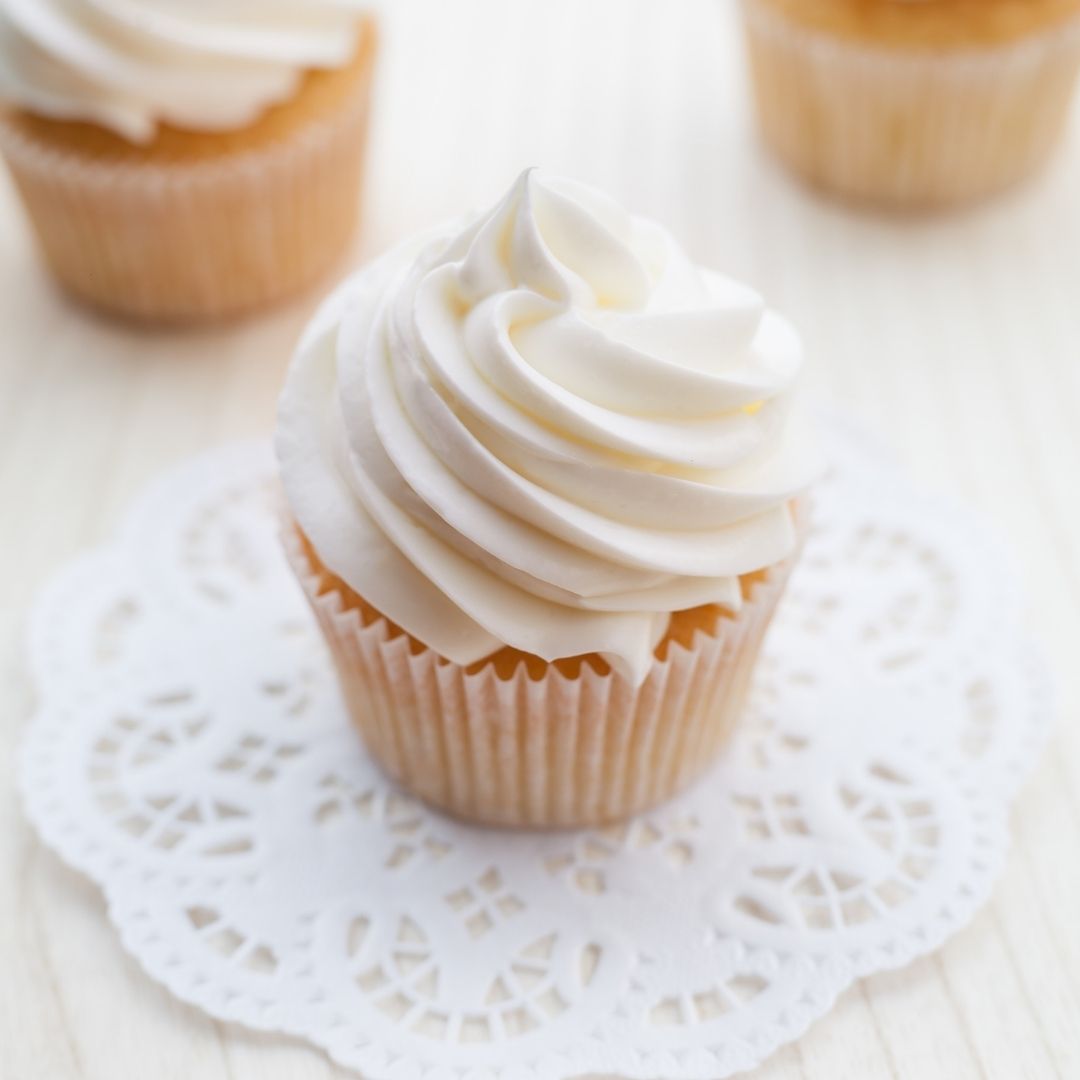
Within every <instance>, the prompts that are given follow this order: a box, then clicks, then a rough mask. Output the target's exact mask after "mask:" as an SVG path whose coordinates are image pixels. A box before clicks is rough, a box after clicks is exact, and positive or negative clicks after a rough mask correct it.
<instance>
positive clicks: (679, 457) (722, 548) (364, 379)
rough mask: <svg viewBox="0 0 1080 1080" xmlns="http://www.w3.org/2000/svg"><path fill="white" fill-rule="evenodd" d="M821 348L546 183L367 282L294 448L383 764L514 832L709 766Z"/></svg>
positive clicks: (331, 325)
mask: <svg viewBox="0 0 1080 1080" xmlns="http://www.w3.org/2000/svg"><path fill="white" fill-rule="evenodd" d="M801 364H802V354H801V348H800V343H799V339H798V337H797V336H796V334H795V333H794V331H793V330H792V328H791V327H790V326H789V325H788V324H787V323H786V322H785V321H784V320H783V319H782V318H780V317H779V316H778V315H777V314H775V313H774V312H772V311H770V310H768V309H767V308H766V307H765V306H764V304H763V303H762V301H761V299H760V298H759V297H758V296H757V295H756V294H755V293H754V292H752V291H751V290H750V289H747V288H745V287H743V286H741V285H739V284H736V283H735V282H733V281H731V280H730V279H728V278H725V277H722V276H720V275H719V274H716V273H714V272H712V271H709V270H706V269H703V268H701V267H699V266H696V265H694V264H693V263H692V262H691V261H690V260H689V258H688V257H687V256H686V255H685V254H684V252H683V251H682V250H681V249H680V247H679V246H678V244H677V243H676V242H675V240H674V239H673V238H672V236H671V235H670V234H669V233H668V232H666V231H665V230H664V229H662V228H661V227H660V226H658V225H656V224H654V223H653V222H651V221H647V220H644V219H641V218H637V217H634V216H631V215H630V214H628V213H627V212H626V211H624V210H623V209H622V208H621V207H619V206H618V205H617V204H616V203H614V202H613V201H611V200H610V199H608V198H607V197H605V196H604V195H602V194H600V193H599V192H597V191H594V190H592V189H590V188H586V187H584V186H582V185H579V184H576V183H572V182H570V181H566V180H561V179H556V178H554V177H550V176H546V175H544V174H542V173H538V172H534V171H530V172H527V173H525V174H524V175H522V176H521V177H520V179H519V180H518V181H517V182H516V183H515V184H514V185H513V187H512V189H511V190H510V192H509V193H508V194H507V195H506V196H505V198H504V199H502V200H501V201H500V202H499V204H498V205H497V206H496V207H495V208H494V209H493V210H491V211H490V212H488V213H485V214H482V215H480V216H479V217H477V218H475V219H471V220H467V221H463V222H457V223H454V224H452V225H450V226H447V227H446V228H444V229H441V230H438V231H436V232H434V233H432V234H429V235H427V236H424V237H421V238H419V239H417V240H415V241H412V242H409V243H406V244H404V245H403V246H401V247H399V248H398V249H396V250H394V251H392V252H391V253H390V254H388V255H386V256H384V257H383V258H382V259H380V260H378V261H377V262H375V263H373V264H371V265H370V266H368V267H367V268H366V269H364V270H362V271H361V272H359V273H358V274H357V275H356V276H355V277H354V278H352V279H351V280H350V281H349V282H347V283H346V285H345V286H344V287H343V288H342V289H341V290H339V291H338V292H337V293H336V294H335V295H334V297H332V298H331V300H329V301H328V302H327V304H326V305H325V307H324V308H323V310H322V311H321V313H320V314H319V315H318V316H317V317H316V319H315V320H314V322H313V324H312V326H311V327H310V328H309V330H308V332H307V333H306V335H305V337H304V339H303V341H302V342H301V345H300V347H299V349H298V352H297V355H296V357H295V359H294V362H293V366H292V368H291V370H290V374H289V376H288V380H287V383H286V386H285V388H284V391H283V394H282V397H281V402H280V410H279V425H278V433H277V453H278V459H279V462H280V467H281V474H282V478H283V482H284V488H285V493H286V499H287V504H288V508H289V515H290V517H289V521H288V525H287V528H286V547H287V550H288V554H289V556H290V560H291V562H292V564H293V567H294V569H295V570H296V572H297V575H298V577H299V579H300V582H301V584H302V585H303V588H304V590H305V592H306V594H307V597H308V599H309V601H310V602H311V604H312V606H313V608H314V611H315V614H316V616H317V618H318V621H319V623H320V625H321V627H322V630H323V631H324V633H325V636H326V638H327V640H328V642H329V645H330V648H331V651H332V654H333V658H334V661H335V664H336V667H337V670H338V673H339V675H340V681H341V686H342V689H343V693H344V698H345V701H346V704H347V706H348V709H349V712H350V715H351V717H352V719H353V721H354V723H355V724H356V726H357V727H358V728H359V730H360V732H361V733H362V735H363V737H364V740H365V742H366V744H367V746H368V748H369V750H370V752H371V753H372V755H373V756H374V757H375V759H376V760H377V761H379V762H380V763H381V764H382V766H383V767H384V768H385V769H386V770H387V771H388V772H389V773H390V774H391V775H392V776H394V777H396V778H397V779H398V780H399V781H400V782H401V783H402V784H403V785H404V786H405V787H406V788H408V789H410V790H411V791H413V792H414V793H416V794H417V795H419V796H420V797H422V798H424V799H426V800H427V801H429V802H431V803H433V804H435V805H436V806H439V807H442V808H444V809H446V810H448V811H450V812H451V813H453V814H456V815H459V816H461V817H464V818H469V819H473V820H479V821H483V822H487V823H493V824H501V825H514V826H568V825H585V824H596V823H600V822H608V821H615V820H619V819H621V818H625V817H626V816H628V815H630V814H633V813H635V812H637V811H640V810H643V809H646V808H647V807H650V806H652V805H654V804H656V803H658V802H660V801H662V800H664V799H666V798H668V797H670V796H671V795H673V794H674V793H675V792H677V791H679V790H680V789H682V788H684V787H685V786H686V785H687V784H689V783H690V782H691V781H692V780H693V779H694V778H696V777H697V776H698V775H700V773H701V772H702V771H703V770H704V769H705V768H707V767H708V765H709V764H710V763H711V762H712V761H713V760H714V759H715V757H716V755H717V753H718V752H719V750H720V748H721V747H722V746H723V745H724V743H725V741H726V740H727V738H728V736H729V735H730V733H731V730H732V728H733V725H734V724H735V723H736V722H737V719H738V716H739V713H740V710H741V708H742V706H743V703H744V700H745V697H746V693H747V689H748V686H749V683H750V679H751V674H752V670H753V666H754V662H755V659H756V657H757V654H758V651H759V649H760V646H761V642H762V638H763V636H764V634H765V631H766V628H767V627H768V625H769V621H770V619H771V617H772V615H773V612H774V610H775V608H776V605H777V602H778V601H779V599H780V595H781V593H782V591H783V587H784V584H785V581H786V580H787V577H788V574H789V573H790V571H791V568H792V566H793V563H794V561H795V558H796V556H797V553H798V550H799V547H800V537H801V534H802V532H803V529H804V528H805V515H806V506H805V499H804V496H805V493H806V491H807V488H808V485H809V484H810V482H811V481H812V479H813V478H814V477H815V476H816V474H817V472H818V471H819V461H818V458H817V456H816V453H815V451H814V448H813V444H812V441H811V440H809V439H808V438H807V435H806V431H805V428H804V426H803V424H802V423H800V419H799V414H798V411H797V408H796V405H795V402H794V393H793V392H794V389H795V386H796V383H797V380H798V376H799V371H800V367H801Z"/></svg>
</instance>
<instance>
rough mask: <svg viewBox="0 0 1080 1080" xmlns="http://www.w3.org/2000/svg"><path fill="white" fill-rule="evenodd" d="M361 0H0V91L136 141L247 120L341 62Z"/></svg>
mask: <svg viewBox="0 0 1080 1080" xmlns="http://www.w3.org/2000/svg"><path fill="white" fill-rule="evenodd" d="M368 6H369V5H368V4H367V3H366V0H213V3H209V2H206V0H199V2H196V0H0V100H3V101H5V102H7V103H9V104H11V105H14V106H17V107H20V108H23V109H26V110H27V111H29V112H31V113H35V114H38V115H42V116H46V117H51V118H55V119H62V120H84V121H89V122H91V123H94V124H97V125H100V126H102V127H105V128H108V129H110V130H111V131H114V132H116V133H117V134H119V135H121V136H123V137H124V138H126V139H129V140H131V141H132V142H149V141H150V140H151V139H152V138H153V136H154V133H155V131H156V130H157V127H158V125H159V124H169V125H172V126H174V127H177V128H184V129H191V130H195V131H227V130H234V129H237V128H241V127H244V126H245V125H247V124H249V123H251V122H252V121H254V120H255V119H257V118H258V117H259V116H260V115H261V114H262V113H263V112H264V111H265V110H266V109H267V108H269V107H270V106H271V105H274V104H276V103H278V102H281V101H285V100H287V99H288V98H289V97H290V96H291V95H292V94H293V93H294V92H295V91H296V89H297V87H298V86H299V84H300V80H301V78H302V77H303V75H304V73H305V72H306V71H308V70H311V69H315V68H334V67H341V66H343V65H345V64H347V63H348V62H349V60H350V59H351V57H352V55H353V53H354V51H355V49H356V46H357V41H358V33H359V26H360V23H361V20H362V16H363V12H364V9H365V8H366V7H368Z"/></svg>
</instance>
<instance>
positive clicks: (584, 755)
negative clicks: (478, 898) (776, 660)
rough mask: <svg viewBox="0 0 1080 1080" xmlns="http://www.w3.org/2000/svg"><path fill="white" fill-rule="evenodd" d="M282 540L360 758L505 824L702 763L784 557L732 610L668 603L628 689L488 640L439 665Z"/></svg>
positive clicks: (532, 820)
mask: <svg viewBox="0 0 1080 1080" xmlns="http://www.w3.org/2000/svg"><path fill="white" fill-rule="evenodd" d="M800 516H802V515H800ZM284 537H285V547H286V551H287V554H288V557H289V561H290V563H291V564H292V567H293V569H294V571H295V572H296V575H297V577H298V578H299V580H300V583H301V585H302V586H303V589H304V592H305V594H306V595H307V598H308V600H309V602H310V604H311V606H312V609H313V610H314V612H315V615H316V618H317V619H318V621H319V624H320V626H321V628H322V631H323V633H324V635H325V637H326V640H327V642H328V644H329V646H330V650H331V653H332V656H333V660H334V663H335V666H336V668H337V672H338V676H339V680H340V684H341V689H342V693H343V695H344V700H345V704H346V706H347V708H348V711H349V715H350V717H351V718H352V721H353V723H354V724H355V725H356V727H357V728H358V730H359V731H360V734H361V735H362V736H363V739H364V742H365V744H366V746H367V748H368V751H369V752H370V753H371V755H372V757H373V758H374V759H375V760H376V761H377V762H378V763H379V764H380V765H381V767H382V768H383V769H384V770H385V771H386V772H387V773H389V774H390V775H391V776H392V777H394V778H395V779H396V780H397V781H399V782H400V783H401V784H402V785H403V786H404V787H405V788H407V789H408V790H409V791H411V792H412V793H413V794H415V795H417V796H419V797H420V798H422V799H424V800H425V801H427V802H429V803H431V804H433V805H434V806H437V807H439V808H440V809H442V810H445V811H447V812H448V813H450V814H453V815H455V816H457V817H460V818H464V819H467V820H471V821H477V822H481V823H484V824H490V825H505V826H519V827H551V826H557V827H569V826H586V825H599V824H604V823H609V822H615V821H619V820H621V819H624V818H627V817H629V816H631V815H633V814H636V813H638V812H640V811H643V810H646V809H648V808H650V807H652V806H655V805H657V804H659V803H661V802H664V801H665V800H667V799H669V798H671V797H672V796H673V795H675V794H677V793H678V792H679V791H681V790H683V789H684V788H686V787H687V786H688V785H689V784H691V783H692V782H693V781H694V780H695V779H697V778H698V777H699V776H700V775H701V774H702V773H703V772H704V771H705V770H706V769H708V767H709V766H710V765H711V764H712V763H713V761H714V760H715V759H716V757H717V755H718V754H719V752H720V750H721V749H722V748H723V746H724V745H725V744H726V742H727V741H728V738H729V736H730V735H731V733H732V730H733V728H734V726H735V724H736V723H737V721H738V718H739V714H740V712H741V711H742V708H743V705H744V703H745V700H746V696H747V692H748V690H749V686H750V682H751V678H752V674H753V668H754V664H755V661H756V659H757V656H758V653H759V651H760V648H761V644H762V640H763V639H764V637H765V632H766V630H767V629H768V626H769V623H770V621H771V620H772V617H773V614H774V612H775V610H776V607H777V604H778V603H779V600H780V597H781V595H782V593H783V591H784V586H785V584H786V583H787V580H788V577H789V575H790V573H791V570H792V568H793V566H794V562H795V557H794V556H793V557H792V558H791V559H789V560H788V561H786V562H784V563H782V564H780V565H777V566H774V567H772V568H770V569H768V570H766V571H762V572H760V573H758V574H754V575H750V576H748V577H747V578H744V579H743V592H744V604H743V607H742V609H741V610H740V611H739V613H738V614H737V615H734V616H732V615H729V614H727V613H723V612H721V611H720V610H719V609H717V608H715V607H710V608H707V609H701V608H698V609H694V610H693V611H690V612H678V613H676V614H675V615H674V616H673V618H672V626H671V629H670V630H669V632H668V634H667V636H666V637H665V639H664V641H663V642H662V643H661V645H660V646H659V647H658V649H657V653H656V657H655V659H654V661H653V667H652V670H651V672H650V674H649V676H648V677H647V679H646V680H645V682H644V683H643V684H642V685H641V686H640V687H639V688H637V689H635V688H634V687H632V686H631V685H630V684H629V683H628V682H627V681H626V680H625V679H623V678H621V677H619V676H617V675H615V674H614V673H613V672H612V671H611V669H610V668H609V667H608V665H607V664H605V663H604V662H603V661H602V660H600V658H599V657H586V658H575V659H574V660H571V661H558V662H556V663H552V664H547V663H543V662H542V661H539V660H537V658H535V657H533V658H526V657H524V655H523V654H514V653H513V652H512V651H511V650H504V651H503V653H500V654H496V655H495V657H494V658H491V659H488V660H485V661H482V662H480V663H479V664H474V665H471V666H469V667H464V666H462V665H460V664H455V663H453V662H451V661H449V660H447V659H445V658H444V657H441V656H439V655H438V654H437V653H435V652H434V651H433V650H431V649H429V648H427V647H426V646H424V645H422V644H421V643H420V642H417V641H416V640H415V639H413V638H410V637H409V636H408V635H407V634H405V633H404V632H402V631H401V630H400V629H398V628H397V627H395V626H394V625H393V624H392V623H390V622H389V620H387V619H386V618H385V617H383V616H382V615H381V614H380V613H379V612H377V611H375V610H374V609H373V608H371V607H370V606H369V605H367V604H366V603H365V602H364V601H363V599H362V598H361V597H359V596H358V595H357V594H356V593H355V592H353V591H352V590H351V589H350V588H349V587H348V586H347V585H345V584H344V582H342V581H340V579H338V578H336V577H335V576H334V575H332V574H331V573H330V572H329V571H327V570H326V568H325V567H323V566H322V565H321V563H320V562H319V560H318V556H317V555H316V553H315V552H314V550H313V549H312V547H311V545H310V544H309V543H308V542H307V540H306V538H305V537H304V536H303V535H302V534H301V533H300V531H299V529H298V528H297V527H296V526H295V525H293V524H291V523H290V524H288V525H287V526H286V528H285V531H284Z"/></svg>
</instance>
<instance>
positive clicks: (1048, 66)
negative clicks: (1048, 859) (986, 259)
mask: <svg viewBox="0 0 1080 1080" xmlns="http://www.w3.org/2000/svg"><path fill="white" fill-rule="evenodd" d="M742 7H743V13H744V16H745V24H746V35H747V40H748V43H749V53H750V67H751V74H752V76H753V84H754V90H755V96H756V100H757V110H758V117H759V119H760V122H761V128H762V132H763V134H764V138H765V141H766V143H767V144H768V145H769V146H770V148H771V149H772V150H773V151H774V152H775V154H776V155H777V156H778V157H779V158H780V159H781V160H782V161H783V162H784V163H785V164H786V165H788V166H789V167H790V168H791V169H792V170H794V172H796V173H797V174H798V175H800V176H801V177H802V178H804V179H805V180H807V181H809V182H810V183H811V184H813V185H814V186H816V187H819V188H822V189H824V190H826V191H829V192H832V193H834V194H837V195H840V196H843V197H846V198H849V199H853V200H856V201H860V202H869V203H877V204H883V205H886V206H894V207H901V208H907V207H913V208H935V207H941V206H946V205H950V204H954V203H959V202H963V201H965V200H971V199H977V198H980V197H982V196H986V195H990V194H992V193H994V192H997V191H999V190H1001V189H1004V188H1007V187H1009V186H1010V185H1012V184H1014V183H1016V182H1017V181H1019V180H1021V179H1023V178H1024V177H1026V176H1028V175H1030V174H1031V173H1032V172H1034V171H1035V170H1036V169H1037V168H1038V167H1039V166H1040V165H1041V164H1042V163H1043V162H1044V161H1045V160H1046V158H1047V157H1048V156H1049V154H1050V151H1051V150H1052V149H1053V147H1054V145H1055V144H1056V142H1057V140H1058V138H1059V136H1060V134H1061V130H1062V126H1063V124H1064V121H1065V117H1066V116H1067V115H1068V111H1069V104H1070V101H1071V99H1072V93H1073V87H1074V84H1075V81H1076V72H1077V68H1078V66H1080V0H742Z"/></svg>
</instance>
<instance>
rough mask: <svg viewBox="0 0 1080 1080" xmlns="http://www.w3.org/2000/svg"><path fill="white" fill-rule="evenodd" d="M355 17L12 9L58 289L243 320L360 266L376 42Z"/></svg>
mask: <svg viewBox="0 0 1080 1080" xmlns="http://www.w3.org/2000/svg"><path fill="white" fill-rule="evenodd" d="M363 7H364V5H363V4H362V3H359V2H353V0H278V2H275V3H273V4H264V5H260V4H252V3H250V2H247V0H220V2H218V3H215V4H213V5H204V4H190V3H182V2H175V0H149V2H147V0H107V2H100V0H69V2H61V0H0V99H2V100H3V101H5V102H6V103H7V107H6V109H5V111H4V112H3V114H2V116H0V150H2V151H3V155H4V157H5V158H6V160H7V163H8V166H9V168H10V170H11V172H12V175H13V177H14V179H15V182H16V185H17V187H18V189H19V192H20V194H21V195H22V198H23V201H24V203H25V205H26V208H27V210H28V212H29V214H30V218H31V221H32V223H33V226H34V229H35V231H36V233H37V236H38V239H39V240H40V244H41V248H42V250H43V252H44V254H45V257H46V258H47V260H48V262H49V265H50V266H51V268H52V269H53V271H54V272H55V274H56V276H57V277H58V278H59V280H60V281H61V282H62V283H63V284H64V285H65V286H67V287H68V288H69V289H70V290H71V291H72V292H74V293H76V294H77V295H79V296H80V297H82V298H84V299H86V300H89V301H91V302H93V303H95V304H97V305H100V306H101V307H103V308H106V309H109V310H111V311H114V312H119V313H123V314H128V315H134V316H139V317H143V318H153V319H166V320H191V319H201V318H208V317H216V316H224V315H231V314H235V313H238V312H243V311H246V310H248V309H251V308H255V307H258V306H260V305H263V304H265V303H268V302H270V301H273V300H276V299H278V298H280V297H282V296H285V295H288V294H289V293H292V292H294V291H296V290H297V289H299V288H300V287H302V286H303V285H306V284H308V283H309V282H310V281H312V280H313V279H314V278H316V277H317V276H318V275H319V274H320V273H321V272H323V271H325V270H326V269H327V268H328V267H329V266H330V264H331V263H332V262H333V261H334V259H335V258H336V257H337V256H338V255H339V254H340V253H341V252H342V251H343V249H344V247H345V245H346V243H347V241H348V239H349V236H350V234H351V232H352V230H353V227H354V225H355V221H356V216H357V209H358V204H359V190H358V189H359V184H360V173H361V157H362V147H363V143H364V135H365V128H366V125H367V114H368V97H369V89H370V81H371V74H372V66H373V60H374V47H375V37H374V26H373V23H372V22H371V20H370V18H369V17H367V16H366V15H364V13H363Z"/></svg>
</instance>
